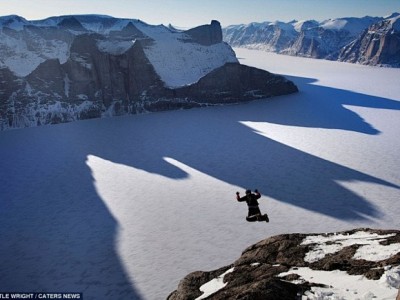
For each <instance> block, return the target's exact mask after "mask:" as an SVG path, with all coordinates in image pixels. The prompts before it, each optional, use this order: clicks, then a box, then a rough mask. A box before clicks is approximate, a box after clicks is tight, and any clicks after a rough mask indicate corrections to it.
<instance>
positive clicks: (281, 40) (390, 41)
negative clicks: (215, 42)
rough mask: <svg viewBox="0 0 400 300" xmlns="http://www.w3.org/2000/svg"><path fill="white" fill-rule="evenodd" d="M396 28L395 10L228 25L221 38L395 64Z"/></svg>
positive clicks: (399, 28) (399, 48) (398, 54)
mask: <svg viewBox="0 0 400 300" xmlns="http://www.w3.org/2000/svg"><path fill="white" fill-rule="evenodd" d="M399 32H400V18H399V14H398V13H395V14H392V15H391V16H388V17H386V18H378V17H364V18H342V19H335V20H326V21H323V22H317V21H313V20H312V21H305V22H297V21H292V22H289V23H283V22H274V23H271V22H265V23H252V24H249V25H232V26H228V27H226V28H224V29H223V36H224V40H225V41H226V42H227V43H229V44H230V45H232V46H234V47H245V48H250V49H260V50H266V51H271V52H276V53H280V54H288V55H294V56H303V57H311V58H320V59H329V60H338V61H346V62H351V63H361V64H366V65H383V66H390V67H399V66H400V62H399V61H400V44H399V43H400V42H399V40H400V38H399Z"/></svg>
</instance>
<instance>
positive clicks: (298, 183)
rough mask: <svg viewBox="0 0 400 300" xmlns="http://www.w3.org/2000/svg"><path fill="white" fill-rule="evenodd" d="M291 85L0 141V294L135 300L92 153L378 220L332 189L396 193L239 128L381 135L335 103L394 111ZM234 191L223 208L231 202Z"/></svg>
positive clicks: (351, 196) (355, 97)
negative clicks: (264, 94)
mask: <svg viewBox="0 0 400 300" xmlns="http://www.w3.org/2000/svg"><path fill="white" fill-rule="evenodd" d="M294 80H295V82H296V84H298V83H303V84H304V86H305V89H302V92H300V93H299V94H296V95H290V96H284V97H279V98H275V99H271V100H268V101H265V100H262V101H256V102H252V103H249V104H243V105H232V106H225V107H213V108H204V109H192V110H189V111H184V112H183V111H170V112H163V113H154V114H149V115H138V116H128V117H120V118H110V119H102V120H90V121H81V122H74V123H69V124H60V125H57V126H44V127H39V128H28V129H24V130H16V131H7V132H2V133H1V135H0V144H1V145H2V146H1V147H0V157H1V159H2V160H1V161H0V164H1V165H0V188H1V191H2V201H1V202H0V217H1V223H0V224H1V226H0V236H1V237H2V244H1V246H0V264H1V266H2V268H1V269H0V282H1V285H2V288H4V289H7V290H18V291H32V292H33V291H57V290H61V289H62V290H63V291H71V292H83V293H84V298H85V299H104V298H109V299H140V298H141V296H140V293H139V292H138V291H137V290H136V289H135V278H134V275H133V278H128V275H127V273H126V271H125V270H124V266H123V264H122V263H121V261H120V259H119V257H118V255H117V251H116V247H117V245H116V232H117V228H118V224H117V221H116V220H115V219H114V217H113V216H112V214H111V212H110V211H109V209H108V208H107V206H106V205H105V203H104V202H103V199H102V198H101V196H100V195H99V193H98V191H97V190H96V189H95V184H94V177H93V176H92V174H91V173H90V169H89V168H88V166H87V165H86V161H87V158H88V156H89V155H95V156H98V157H100V158H102V159H105V160H109V161H112V162H114V163H119V164H123V165H126V166H129V167H132V168H137V169H141V170H143V171H146V172H149V173H153V174H159V175H162V176H165V177H168V178H172V179H176V180H179V179H185V178H187V177H188V176H189V175H188V174H187V173H186V172H185V171H184V170H182V169H180V168H178V167H176V166H175V165H173V164H170V163H169V162H168V161H166V159H165V158H166V157H169V158H171V159H173V160H176V161H179V162H181V163H183V164H185V165H187V166H189V167H191V168H193V169H196V170H198V171H200V172H202V173H204V174H207V175H209V176H211V177H214V178H216V179H218V180H221V181H223V182H226V183H229V184H232V185H235V186H239V187H242V188H243V189H246V188H249V187H251V188H258V189H259V190H260V191H261V192H262V193H263V194H264V195H265V196H269V197H272V198H274V199H276V200H278V201H281V202H284V203H288V204H291V205H293V206H297V207H299V208H302V209H306V210H309V211H313V212H317V213H320V214H323V215H327V216H331V217H333V218H336V219H339V220H349V221H352V220H364V219H369V218H379V217H380V216H381V214H382V213H381V211H379V209H377V207H375V206H374V204H373V203H371V202H370V201H368V200H367V199H366V198H365V197H363V196H361V195H358V194H356V193H354V192H352V191H351V190H349V189H346V188H345V187H344V186H343V185H341V184H340V183H338V182H350V181H363V182H369V183H373V184H377V185H382V186H385V187H390V188H394V189H399V186H398V185H396V184H393V183H390V182H388V181H385V180H383V179H381V178H377V177H374V176H371V175H368V174H365V173H363V172H360V171H357V170H354V169H352V168H349V167H346V166H343V165H340V164H337V163H334V162H330V161H328V160H325V159H322V158H320V157H317V156H315V155H311V154H309V153H306V152H304V151H301V150H299V149H296V148H293V147H290V146H288V145H285V144H283V143H280V142H277V141H275V140H273V139H271V138H267V137H265V136H261V135H260V134H258V133H257V132H255V131H254V130H252V129H249V127H247V126H246V125H244V124H243V122H246V121H252V122H270V123H277V124H283V125H296V126H304V127H315V128H331V129H341V130H349V131H355V132H359V133H363V134H370V135H373V134H377V133H378V130H379V129H374V127H373V125H371V124H368V123H367V122H366V121H365V120H363V119H362V118H361V117H360V116H359V115H357V114H356V113H353V112H351V111H349V110H348V109H346V108H344V107H343V105H362V106H365V107H371V108H377V109H378V108H384V109H393V110H398V109H399V104H398V102H396V101H392V100H390V99H383V98H379V97H373V96H368V95H362V94H357V93H353V92H350V91H344V90H337V89H332V88H327V87H320V86H315V85H311V84H309V83H310V82H311V80H310V79H302V78H295V79H294ZM327 95H328V98H326V97H327ZM324 100H327V101H324ZM328 101H330V103H327V102H328ZM322 116H323V117H322ZM204 190H205V191H207V186H205V187H204ZM234 192H235V191H232V199H226V201H234ZM199 200H201V195H199V199H195V201H199ZM188 201H190V199H188ZM140 209H142V208H140ZM210 209H212V208H210ZM132 251H133V253H134V251H135V249H132ZM104 295H107V296H106V297H105V296H104Z"/></svg>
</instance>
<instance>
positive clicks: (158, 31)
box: [0, 15, 238, 87]
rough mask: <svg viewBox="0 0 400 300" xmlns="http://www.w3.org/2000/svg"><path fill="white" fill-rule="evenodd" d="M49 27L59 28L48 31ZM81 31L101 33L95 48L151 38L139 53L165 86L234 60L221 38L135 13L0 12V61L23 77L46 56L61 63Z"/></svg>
mask: <svg viewBox="0 0 400 300" xmlns="http://www.w3.org/2000/svg"><path fill="white" fill-rule="evenodd" d="M10 30H11V31H10ZM14 31H17V32H14ZM55 31H58V33H59V34H49V33H50V32H55ZM13 32H14V33H13ZM82 34H99V35H101V37H99V38H98V40H99V43H98V48H99V49H100V50H101V51H104V52H108V53H110V54H122V53H124V52H125V51H127V50H129V49H130V48H131V47H132V45H133V44H134V41H135V40H136V39H137V38H140V39H148V40H151V43H147V45H146V47H145V48H144V50H145V54H146V56H147V57H148V59H149V60H150V62H151V63H152V64H153V66H154V68H155V70H156V72H157V73H158V74H159V75H160V77H161V79H162V80H163V81H164V82H165V84H166V86H171V87H178V86H184V85H188V84H191V83H194V82H196V81H198V80H199V79H200V78H201V77H203V76H204V75H206V74H207V73H209V72H210V71H212V70H214V69H215V68H218V67H220V66H222V65H224V64H225V63H227V62H238V61H237V59H236V57H235V54H234V52H233V51H232V50H231V48H230V47H229V46H228V45H226V44H225V43H223V42H222V40H221V41H219V42H216V43H215V44H213V45H211V46H204V45H201V44H198V43H196V41H194V40H193V39H191V38H190V36H188V35H187V33H186V32H178V31H176V30H171V29H170V28H168V27H165V26H164V25H157V26H155V25H149V24H146V23H144V22H143V21H140V20H137V19H118V18H113V17H110V16H103V15H67V16H58V17H51V18H47V19H45V20H36V21H27V20H25V19H23V18H21V17H18V16H7V17H1V18H0V57H1V60H0V67H3V68H8V69H10V70H11V71H12V72H13V73H14V74H15V75H17V76H20V77H24V76H27V75H28V74H30V73H31V72H32V71H33V70H35V69H36V68H37V67H38V66H39V64H41V63H43V62H44V61H45V60H47V59H58V60H59V61H60V62H61V63H65V62H66V60H67V59H68V57H69V56H70V55H71V45H72V43H73V41H74V37H75V36H79V35H82ZM105 40H107V41H108V42H105Z"/></svg>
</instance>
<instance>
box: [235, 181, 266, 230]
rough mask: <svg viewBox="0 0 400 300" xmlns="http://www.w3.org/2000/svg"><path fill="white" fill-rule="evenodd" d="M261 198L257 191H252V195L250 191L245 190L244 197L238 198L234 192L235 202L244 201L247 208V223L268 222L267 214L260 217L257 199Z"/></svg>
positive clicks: (237, 194) (238, 195) (237, 193)
mask: <svg viewBox="0 0 400 300" xmlns="http://www.w3.org/2000/svg"><path fill="white" fill-rule="evenodd" d="M260 198H261V194H260V193H259V192H258V190H257V189H256V190H254V194H253V193H252V192H251V191H250V190H246V196H243V197H240V194H239V192H236V200H237V201H239V202H244V201H246V203H247V206H248V207H249V213H248V214H247V217H246V220H247V221H248V222H255V221H265V222H267V223H268V222H269V218H268V215H267V214H264V215H262V214H261V211H260V208H259V207H258V201H257V199H260Z"/></svg>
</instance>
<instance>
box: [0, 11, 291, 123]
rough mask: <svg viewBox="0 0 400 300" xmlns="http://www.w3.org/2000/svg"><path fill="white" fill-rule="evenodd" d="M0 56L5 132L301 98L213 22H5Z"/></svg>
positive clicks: (84, 18)
mask: <svg viewBox="0 0 400 300" xmlns="http://www.w3.org/2000/svg"><path fill="white" fill-rule="evenodd" d="M0 57H1V59H0V79H1V80H2V82H3V84H2V85H1V86H0V130H4V129H10V128H21V127H31V126H38V125H45V124H55V123H60V122H70V121H75V120H80V119H87V118H99V117H106V116H118V115H124V114H137V113H144V112H153V111H159V110H165V109H180V108H191V107H201V106H207V105H217V104H218V105H219V104H226V103H237V102H242V101H249V100H254V99H259V98H260V97H264V98H267V97H271V96H276V95H282V94H287V93H293V92H296V91H297V87H296V86H295V85H294V84H293V83H292V82H290V81H288V80H286V79H285V78H283V77H282V76H278V75H274V74H271V73H269V72H266V71H263V70H262V71H261V70H259V71H249V70H253V69H254V68H251V67H247V66H245V65H241V64H240V63H239V61H238V59H237V58H236V55H235V53H234V51H233V49H232V48H231V47H230V46H229V45H228V44H226V43H225V42H223V40H222V29H221V25H220V23H219V22H218V21H215V20H213V21H211V23H210V24H208V25H201V26H198V27H195V28H192V29H189V30H187V31H179V30H174V29H171V28H168V27H165V26H164V25H149V24H146V23H144V22H142V21H140V20H137V19H118V18H113V17H108V16H101V15H69V16H59V17H51V18H47V19H45V20H36V21H27V20H25V19H23V18H21V17H18V16H6V17H0ZM231 64H236V65H237V66H236V67H232V66H231ZM237 69H242V70H243V72H241V71H238V70H237ZM215 70H223V71H222V72H219V73H218V72H217V74H219V75H218V76H219V77H218V76H217V77H216V75H215V72H214V73H213V71H215ZM229 70H232V71H233V72H234V74H236V75H235V76H230V74H227V73H226V72H228V71H229ZM255 74H257V76H258V77H260V76H261V77H260V78H262V79H261V80H256V79H255V76H256V75H255ZM207 76H211V77H212V78H213V80H212V81H211V80H202V81H201V79H205V78H206V77H207ZM221 76H225V77H226V78H229V80H230V82H229V84H226V82H225V81H224V78H221ZM243 76H248V77H247V78H244V77H243ZM241 81H245V82H247V83H248V84H247V85H246V86H244V85H242V84H241ZM217 82H225V83H224V84H223V85H222V86H223V87H222V86H221V87H220V88H218V86H217V85H216V84H215V83H217ZM237 87H239V88H237ZM208 88H210V89H211V90H212V91H213V93H212V94H211V93H210V92H209V91H208ZM222 88H224V90H222ZM253 91H255V93H253Z"/></svg>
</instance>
